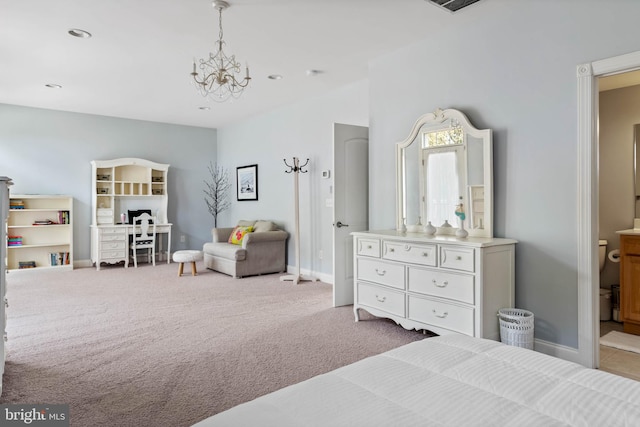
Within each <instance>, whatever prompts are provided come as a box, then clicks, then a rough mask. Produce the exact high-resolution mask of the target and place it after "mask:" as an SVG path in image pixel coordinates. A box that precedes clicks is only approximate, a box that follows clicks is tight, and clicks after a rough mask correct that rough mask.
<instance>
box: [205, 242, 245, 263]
mask: <svg viewBox="0 0 640 427" xmlns="http://www.w3.org/2000/svg"><path fill="white" fill-rule="evenodd" d="M202 250H203V251H204V253H205V254H207V255H211V256H217V257H220V258H226V259H230V260H232V261H244V260H245V259H247V250H246V249H244V248H243V247H242V246H238V245H230V244H229V243H225V242H216V243H205V244H204V246H203V247H202Z"/></svg>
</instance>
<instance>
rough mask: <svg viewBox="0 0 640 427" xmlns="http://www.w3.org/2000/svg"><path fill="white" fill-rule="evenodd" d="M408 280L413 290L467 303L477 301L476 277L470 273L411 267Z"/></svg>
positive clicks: (410, 289) (409, 287) (410, 288)
mask: <svg viewBox="0 0 640 427" xmlns="http://www.w3.org/2000/svg"><path fill="white" fill-rule="evenodd" d="M407 282H408V289H409V291H411V292H417V293H420V294H425V295H432V296H436V297H441V298H447V299H451V300H455V301H460V302H463V303H466V304H474V301H475V290H474V277H473V276H471V275H468V274H459V273H450V272H448V271H438V270H427V269H424V268H416V267H409V269H408V280H407Z"/></svg>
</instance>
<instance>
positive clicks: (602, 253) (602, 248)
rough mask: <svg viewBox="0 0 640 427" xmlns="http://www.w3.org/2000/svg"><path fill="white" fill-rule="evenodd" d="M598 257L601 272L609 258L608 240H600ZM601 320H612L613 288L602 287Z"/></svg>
mask: <svg viewBox="0 0 640 427" xmlns="http://www.w3.org/2000/svg"><path fill="white" fill-rule="evenodd" d="M598 245H599V248H598V258H599V261H600V273H602V270H603V269H604V263H605V261H606V259H607V241H606V240H600V241H598ZM600 320H602V321H608V320H611V290H609V289H603V288H600Z"/></svg>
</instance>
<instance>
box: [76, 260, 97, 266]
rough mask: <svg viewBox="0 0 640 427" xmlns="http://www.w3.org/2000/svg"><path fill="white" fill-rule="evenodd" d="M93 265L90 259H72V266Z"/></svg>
mask: <svg viewBox="0 0 640 427" xmlns="http://www.w3.org/2000/svg"><path fill="white" fill-rule="evenodd" d="M87 267H93V263H92V262H91V260H90V259H77V260H74V261H73V268H87Z"/></svg>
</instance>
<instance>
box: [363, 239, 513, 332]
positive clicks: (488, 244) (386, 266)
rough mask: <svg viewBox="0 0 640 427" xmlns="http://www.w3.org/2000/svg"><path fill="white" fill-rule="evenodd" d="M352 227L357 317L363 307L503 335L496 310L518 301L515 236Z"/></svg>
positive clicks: (439, 327)
mask: <svg viewBox="0 0 640 427" xmlns="http://www.w3.org/2000/svg"><path fill="white" fill-rule="evenodd" d="M352 234H353V236H354V277H355V280H354V305H353V310H354V313H355V318H356V321H359V313H358V310H360V309H364V310H366V311H368V312H369V313H371V314H373V315H374V316H378V317H385V318H389V319H392V320H394V321H395V322H396V323H398V324H400V325H402V326H403V327H404V328H406V329H417V330H420V329H425V330H429V331H431V332H435V333H437V334H440V335H442V334H447V333H461V334H465V335H470V336H474V337H482V338H489V339H494V340H499V339H500V328H499V322H498V318H497V312H498V310H499V309H500V308H505V307H514V302H515V296H514V293H515V290H514V282H515V244H516V243H517V242H516V241H515V240H511V239H497V238H480V237H474V238H471V237H470V238H466V239H458V238H456V237H454V236H433V237H427V236H426V235H425V234H422V233H401V232H398V231H395V230H388V231H387V230H385V231H366V232H356V233H352Z"/></svg>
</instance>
